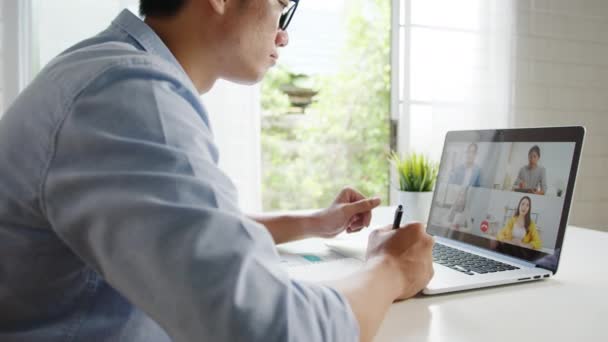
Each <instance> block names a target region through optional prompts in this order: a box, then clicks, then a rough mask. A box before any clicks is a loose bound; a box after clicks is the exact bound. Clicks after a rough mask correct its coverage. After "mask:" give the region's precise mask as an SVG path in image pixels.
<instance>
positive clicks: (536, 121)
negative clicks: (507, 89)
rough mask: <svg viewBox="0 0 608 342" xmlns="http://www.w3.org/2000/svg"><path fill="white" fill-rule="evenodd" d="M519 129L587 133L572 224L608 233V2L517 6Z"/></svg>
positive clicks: (548, 0)
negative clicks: (570, 128) (567, 128)
mask: <svg viewBox="0 0 608 342" xmlns="http://www.w3.org/2000/svg"><path fill="white" fill-rule="evenodd" d="M517 14H518V23H517V38H518V39H517V46H516V52H515V54H514V62H515V65H516V67H517V74H516V77H515V80H514V83H513V88H514V110H513V120H514V121H513V124H514V125H515V126H518V127H519V126H547V125H570V124H572V125H578V124H581V125H584V126H586V127H587V137H586V142H585V146H584V148H583V157H582V159H581V166H580V170H579V177H578V179H577V186H576V191H575V201H574V204H573V210H572V215H571V217H570V223H571V224H574V225H579V226H584V227H591V228H597V229H603V230H608V177H606V176H605V172H606V169H607V168H608V149H607V146H608V20H607V19H606V18H608V1H605V0H577V1H572V0H518V1H517Z"/></svg>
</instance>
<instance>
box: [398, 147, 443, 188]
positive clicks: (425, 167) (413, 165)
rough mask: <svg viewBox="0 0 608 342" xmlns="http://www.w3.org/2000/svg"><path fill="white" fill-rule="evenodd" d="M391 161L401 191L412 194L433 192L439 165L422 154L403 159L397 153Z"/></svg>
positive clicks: (413, 154)
mask: <svg viewBox="0 0 608 342" xmlns="http://www.w3.org/2000/svg"><path fill="white" fill-rule="evenodd" d="M389 161H390V162H391V164H392V165H393V166H394V167H395V169H396V170H397V174H398V177H399V190H401V191H410V192H425V191H433V188H434V187H435V181H436V180H437V173H438V171H439V165H438V164H437V163H435V162H433V161H431V160H430V159H429V158H427V157H425V156H424V155H422V154H417V153H411V154H409V155H407V156H404V157H403V158H401V157H399V155H398V154H397V153H395V152H391V154H390V155H389Z"/></svg>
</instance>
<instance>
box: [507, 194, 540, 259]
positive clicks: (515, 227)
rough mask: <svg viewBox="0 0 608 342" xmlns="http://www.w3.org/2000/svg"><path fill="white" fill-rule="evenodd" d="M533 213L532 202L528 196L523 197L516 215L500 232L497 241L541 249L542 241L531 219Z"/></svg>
mask: <svg viewBox="0 0 608 342" xmlns="http://www.w3.org/2000/svg"><path fill="white" fill-rule="evenodd" d="M531 211H532V200H531V199H530V197H528V196H524V197H522V198H521V199H520V200H519V204H518V205H517V210H516V211H515V215H513V217H512V218H510V219H509V221H507V223H506V224H505V226H504V227H503V228H502V229H501V230H500V231H499V232H498V236H497V239H498V240H500V241H504V242H509V243H514V244H518V245H521V246H523V247H528V248H533V249H540V247H541V246H542V241H541V240H540V235H539V234H538V229H537V228H536V224H535V223H534V221H532V219H530V212H531Z"/></svg>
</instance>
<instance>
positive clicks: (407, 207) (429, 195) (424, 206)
mask: <svg viewBox="0 0 608 342" xmlns="http://www.w3.org/2000/svg"><path fill="white" fill-rule="evenodd" d="M432 200H433V192H432V191H426V192H409V191H399V203H397V204H401V205H403V218H402V220H401V222H402V223H405V222H407V221H419V222H422V223H424V224H426V223H427V221H428V219H429V212H430V211H431V201H432Z"/></svg>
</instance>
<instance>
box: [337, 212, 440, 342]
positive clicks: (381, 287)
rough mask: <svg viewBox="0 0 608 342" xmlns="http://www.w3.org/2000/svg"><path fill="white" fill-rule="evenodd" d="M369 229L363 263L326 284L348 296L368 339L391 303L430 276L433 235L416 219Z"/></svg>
mask: <svg viewBox="0 0 608 342" xmlns="http://www.w3.org/2000/svg"><path fill="white" fill-rule="evenodd" d="M391 228H392V227H391V226H387V227H385V228H382V229H378V230H375V231H373V232H372V233H371V235H370V238H369V244H368V249H367V261H366V263H365V266H364V267H363V268H362V269H361V270H360V271H359V272H355V273H353V274H351V275H350V276H348V277H346V278H343V279H340V280H336V281H334V282H332V283H331V284H329V285H330V286H332V287H334V288H335V289H336V290H338V291H339V292H340V293H342V294H343V295H344V296H345V297H346V299H347V300H348V302H349V304H350V306H351V309H352V310H353V313H354V314H355V317H357V321H358V322H359V329H360V332H361V341H372V340H373V338H374V336H375V335H376V332H377V331H378V327H379V326H380V323H382V320H383V318H384V316H385V315H386V312H387V311H388V308H389V307H390V305H391V303H393V302H394V301H395V300H401V299H406V298H409V297H412V296H414V295H416V294H417V293H418V292H420V290H422V289H423V288H424V287H425V286H426V284H428V282H429V281H430V280H431V277H432V276H433V257H432V250H433V238H432V237H431V236H430V235H428V234H426V233H425V231H424V228H423V226H422V225H421V224H420V223H413V224H408V225H406V226H404V227H402V228H400V229H398V230H392V229H391Z"/></svg>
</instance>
